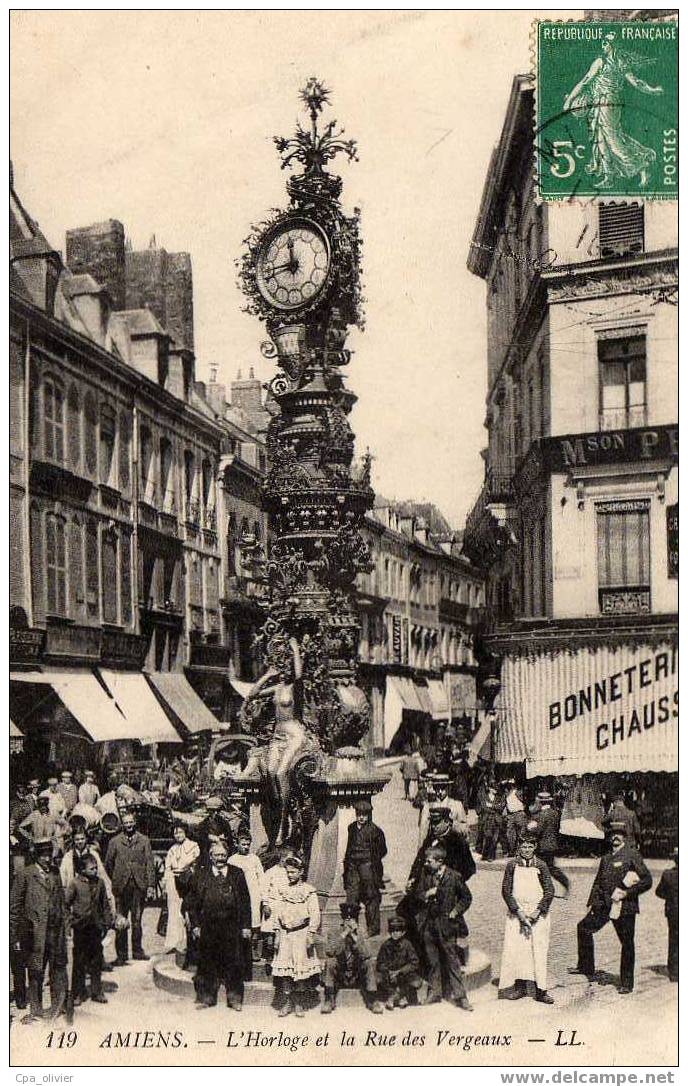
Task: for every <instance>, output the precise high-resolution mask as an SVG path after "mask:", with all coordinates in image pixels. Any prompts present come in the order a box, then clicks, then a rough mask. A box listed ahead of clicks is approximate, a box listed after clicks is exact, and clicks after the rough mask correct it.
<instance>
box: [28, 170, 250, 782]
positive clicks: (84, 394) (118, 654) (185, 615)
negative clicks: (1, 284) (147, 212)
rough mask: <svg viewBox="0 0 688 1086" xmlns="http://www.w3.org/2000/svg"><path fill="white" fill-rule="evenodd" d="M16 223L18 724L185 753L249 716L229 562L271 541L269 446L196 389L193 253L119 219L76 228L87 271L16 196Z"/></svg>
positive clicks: (51, 748)
mask: <svg viewBox="0 0 688 1086" xmlns="http://www.w3.org/2000/svg"><path fill="white" fill-rule="evenodd" d="M10 213H11V214H10V222H11V264H10V280H11V284H10V285H11V341H10V417H11V447H10V492H11V499H10V516H11V534H10V603H11V621H10V625H11V635H10V645H11V663H12V669H13V670H12V682H11V712H12V716H13V720H14V721H15V724H16V725H17V726H18V727H19V730H20V731H22V732H23V733H24V734H26V736H27V740H28V745H29V747H31V746H33V748H34V754H35V755H36V757H39V755H40V757H42V758H43V759H44V760H45V759H46V758H49V757H53V758H54V755H55V748H56V744H60V745H62V747H63V748H64V743H65V742H67V743H68V745H69V743H70V742H71V747H72V748H73V751H77V750H78V749H79V747H80V745H82V744H83V742H84V741H87V739H88V738H90V739H97V740H100V741H104V736H105V735H109V736H110V737H111V738H115V737H117V738H127V739H129V740H134V739H140V740H145V741H150V740H151V739H155V740H156V741H157V742H161V743H165V742H170V743H175V744H176V743H178V742H180V741H181V739H182V738H187V737H188V736H189V735H190V734H193V733H194V732H196V731H199V730H208V729H210V728H214V727H217V724H218V721H222V720H225V719H228V714H230V712H231V708H232V705H233V700H234V698H235V695H234V694H233V692H232V688H231V682H230V676H231V674H232V673H233V671H232V666H231V663H232V659H233V654H236V652H237V646H236V642H235V640H233V638H232V630H231V627H229V626H228V624H227V622H226V615H225V603H226V599H227V592H228V584H229V578H230V574H229V572H228V571H229V570H230V569H231V568H234V567H235V565H236V553H237V548H239V549H240V548H241V546H242V544H243V542H245V538H244V537H246V538H248V541H249V542H250V541H251V538H253V537H254V536H255V534H256V531H257V532H258V534H259V535H260V534H262V535H263V536H265V535H266V526H265V518H264V514H263V513H262V503H261V500H260V487H259V483H258V474H257V473H258V469H259V466H260V461H261V457H263V458H264V446H263V442H262V439H261V437H260V436H259V435H258V433H257V429H256V424H255V422H253V421H252V420H251V419H250V418H249V417H248V415H247V414H246V413H245V412H243V411H242V410H241V408H240V407H239V406H235V407H231V406H229V405H227V404H226V403H224V401H223V402H222V403H220V402H219V400H218V399H217V397H215V399H214V400H213V397H212V396H209V395H208V390H207V389H206V387H205V386H204V385H203V384H201V383H199V382H197V381H196V380H195V359H194V355H193V319H192V316H193V300H192V281H191V266H190V260H189V258H188V255H187V254H172V255H171V256H170V255H169V254H164V257H161V256H160V254H159V253H158V251H157V250H151V253H152V257H151V259H149V260H148V261H146V260H142V261H137V260H136V259H135V258H136V257H137V254H135V253H133V252H132V251H131V250H128V249H127V247H126V245H125V240H124V230H123V227H122V226H121V224H120V223H118V222H116V221H115V220H108V221H107V222H106V223H101V224H96V225H94V226H91V227H87V228H83V229H78V230H72V231H69V233H68V237H67V246H66V252H67V257H68V260H71V261H72V263H73V265H74V267H73V268H70V267H69V266H68V265H65V264H64V263H63V262H62V260H61V258H60V256H59V254H58V253H57V252H56V251H55V250H54V249H53V248H52V246H51V245H50V244H49V242H48V241H47V239H46V238H45V237H44V236H43V234H42V233H41V231H40V229H39V228H38V226H37V224H36V223H35V222H34V221H33V219H32V218H31V216H30V215H29V214H28V213H27V212H26V210H25V209H24V207H23V206H22V204H21V201H20V199H19V198H18V196H17V194H16V192H15V191H14V188H13V187H12V188H11V191H10ZM148 265H150V270H151V275H152V279H153V282H152V284H151V289H150V293H149V294H148V295H146V296H145V298H144V294H145V291H144V288H143V282H144V271H145V269H146V268H147V267H148ZM134 273H135V275H134ZM132 275H133V276H134V281H133V282H132V280H131V276H132ZM128 277H129V278H128ZM134 294H136V298H135V299H134ZM128 298H129V299H134V300H135V301H136V302H137V303H138V302H145V304H144V305H142V306H138V305H137V306H136V307H135V308H126V306H127V299H128ZM118 306H119V308H118ZM163 319H164V320H165V321H166V322H167V323H166V324H164V323H163ZM211 401H212V402H211ZM263 467H264V462H263ZM246 477H248V478H250V480H251V485H250V486H247V485H246V484H245V478H246ZM242 480H243V481H242ZM240 484H241V485H240ZM237 503H240V504H241V508H242V516H241V519H238V517H237V512H238V509H235V508H234V506H235V505H237ZM234 576H235V581H234V590H235V592H237V593H239V592H241V593H244V594H246V592H248V591H250V589H247V588H246V587H245V586H246V584H248V583H250V582H251V581H252V577H253V574H252V572H251V571H250V570H244V569H243V568H242V569H239V570H238V571H236V573H235V575H234ZM256 670H257V661H255V660H253V659H252V658H251V657H250V654H249V653H247V652H244V658H242V662H241V663H240V664H239V667H238V669H237V673H240V674H241V675H242V676H243V677H245V678H247V679H252V678H255V676H256ZM196 691H197V692H198V693H196ZM198 694H200V696H201V697H200V698H199V696H198ZM201 699H203V700H201ZM208 706H209V707H210V709H212V713H211V712H209V710H208ZM113 711H115V715H114V716H113ZM117 713H118V714H119V716H117V715H116V714H117ZM122 717H126V718H127V723H126V725H124V726H123V725H122V723H121V718H122ZM99 721H100V723H99ZM108 722H109V723H108ZM118 729H119V731H121V732H122V733H123V734H122V736H115V732H116V731H117V730H118ZM149 732H150V734H149ZM99 749H102V747H100V748H99ZM62 753H63V755H64V749H63V752H62Z"/></svg>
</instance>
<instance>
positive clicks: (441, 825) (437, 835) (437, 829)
mask: <svg viewBox="0 0 688 1086" xmlns="http://www.w3.org/2000/svg"><path fill="white" fill-rule="evenodd" d="M436 845H440V846H441V847H442V848H443V849H444V852H445V855H446V858H447V866H448V867H451V868H453V869H454V871H458V873H459V875H460V876H461V878H462V879H463V881H464V882H468V880H469V879H470V878H472V876H473V875H474V874H475V860H474V859H473V856H472V854H471V850H470V847H469V844H468V842H467V840H466V838H465V836H464V834H462V833H457V832H456V830H454V829H453V828H452V822H451V811H450V810H449V808H448V807H432V808H431V809H430V829H429V830H428V833H427V836H426V838H425V840H424V841H423V844H422V845H421V846H420V848H419V850H418V853H417V855H416V858H415V860H414V861H413V864H412V865H411V873H410V875H409V883H415V882H416V881H417V880H418V878H419V877H420V875H421V873H422V871H423V868H424V866H425V859H426V857H427V854H428V849H430V848H432V847H433V846H436ZM409 888H410V887H409Z"/></svg>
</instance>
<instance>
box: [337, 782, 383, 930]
mask: <svg viewBox="0 0 688 1086" xmlns="http://www.w3.org/2000/svg"><path fill="white" fill-rule="evenodd" d="M355 810H356V819H355V821H354V822H352V823H351V825H350V826H349V838H348V841H347V843H346V852H345V854H344V890H345V892H346V903H347V905H351V906H353V905H356V906H358V905H360V904H361V903H362V904H363V906H364V907H365V917H366V927H367V929H368V935H379V934H380V900H381V897H382V885H383V873H382V861H383V859H384V857H385V856H386V855H387V842H386V841H385V835H384V833H383V832H382V830H381V829H380V827H379V826H376V825H375V823H374V822H373V821H372V819H371V814H372V810H373V808H372V806H371V804H370V801H369V800H367V799H364V800H359V801H358V803H356V805H355Z"/></svg>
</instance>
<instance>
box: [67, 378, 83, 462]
mask: <svg viewBox="0 0 688 1086" xmlns="http://www.w3.org/2000/svg"><path fill="white" fill-rule="evenodd" d="M67 449H68V454H69V466H70V468H72V470H73V471H76V472H78V471H79V468H80V467H81V404H80V401H79V390H78V389H77V387H76V385H70V386H69V394H68V396H67Z"/></svg>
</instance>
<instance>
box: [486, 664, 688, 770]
mask: <svg viewBox="0 0 688 1086" xmlns="http://www.w3.org/2000/svg"><path fill="white" fill-rule="evenodd" d="M501 683H502V687H501V691H500V693H499V696H498V698H497V700H496V701H495V709H496V710H497V716H496V719H495V724H494V732H493V736H494V757H495V760H496V761H498V762H525V763H526V772H527V775H528V776H529V777H536V776H546V775H549V774H552V775H559V774H577V775H580V774H583V773H614V772H647V771H662V770H664V771H669V772H673V771H675V770H677V769H678V652H677V650H676V648H675V647H674V646H672V645H671V644H668V643H667V644H666V645H665V646H660V647H659V648H658V647H656V646H652V647H651V646H650V645H620V646H609V647H608V646H600V647H597V648H581V649H578V650H576V651H572V652H568V651H565V650H562V651H558V652H556V653H555V654H550V655H548V654H546V653H544V652H543V653H532V654H525V653H524V654H522V655H511V656H506V657H505V658H504V661H503V664H502V673H501Z"/></svg>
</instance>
